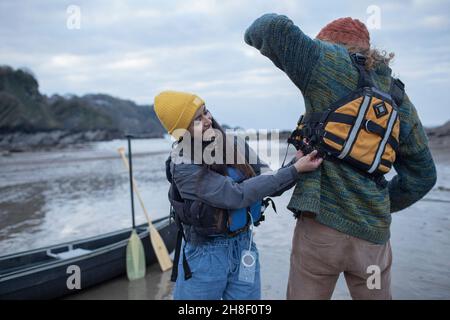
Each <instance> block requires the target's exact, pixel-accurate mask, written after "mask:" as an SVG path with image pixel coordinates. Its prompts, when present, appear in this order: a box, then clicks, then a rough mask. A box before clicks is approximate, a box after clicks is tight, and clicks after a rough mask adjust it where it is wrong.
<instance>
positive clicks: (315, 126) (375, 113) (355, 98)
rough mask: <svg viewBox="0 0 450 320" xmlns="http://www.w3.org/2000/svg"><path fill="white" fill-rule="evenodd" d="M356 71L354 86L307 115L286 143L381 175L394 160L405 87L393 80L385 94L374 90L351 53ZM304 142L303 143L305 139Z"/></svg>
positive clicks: (360, 61) (357, 57)
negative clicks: (356, 78)
mask: <svg viewBox="0 0 450 320" xmlns="http://www.w3.org/2000/svg"><path fill="white" fill-rule="evenodd" d="M351 59H352V62H353V64H354V65H355V66H356V67H357V69H358V71H359V81H358V87H357V89H356V90H355V91H353V92H351V93H350V94H349V95H347V96H345V97H343V98H342V99H339V100H338V101H336V102H335V103H333V104H332V105H331V106H330V107H329V108H328V109H327V110H326V111H325V112H320V113H309V114H308V113H307V114H305V115H304V116H302V117H301V118H300V120H299V122H298V123H297V128H296V129H295V130H294V131H293V132H292V134H291V137H290V138H289V139H288V142H289V143H292V144H294V146H296V148H297V149H303V150H304V152H306V153H309V152H310V151H312V149H317V150H319V152H320V153H321V154H322V155H325V156H327V158H328V159H331V160H342V161H344V162H347V163H349V164H350V165H352V166H353V167H355V168H357V169H359V170H362V171H363V172H365V173H367V174H369V175H375V176H377V175H378V176H380V175H381V176H382V175H384V174H386V173H387V172H389V170H390V169H391V167H392V164H393V163H394V162H395V157H396V151H397V148H398V144H399V133H400V119H399V115H398V107H399V106H400V105H401V104H402V101H403V96H404V85H403V83H402V82H401V81H400V80H399V79H394V78H393V79H392V82H391V89H390V92H389V93H386V92H383V91H381V90H379V89H377V88H376V87H375V86H374V84H373V81H372V80H371V78H370V73H369V72H368V71H366V70H365V68H364V65H365V57H364V56H362V55H361V54H352V55H351ZM305 140H306V141H307V143H305V142H304V141H305Z"/></svg>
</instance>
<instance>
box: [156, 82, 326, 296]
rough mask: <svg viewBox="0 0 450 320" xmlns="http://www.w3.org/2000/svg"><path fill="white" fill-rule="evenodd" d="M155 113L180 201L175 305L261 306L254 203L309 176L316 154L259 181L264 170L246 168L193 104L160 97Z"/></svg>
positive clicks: (200, 105)
mask: <svg viewBox="0 0 450 320" xmlns="http://www.w3.org/2000/svg"><path fill="white" fill-rule="evenodd" d="M154 106H155V112H156V114H157V116H158V118H159V119H160V121H161V123H162V124H163V126H164V127H165V128H166V129H167V131H168V132H169V133H170V134H171V135H173V136H174V137H175V139H177V140H178V143H177V144H176V147H175V148H174V150H176V151H175V152H172V155H171V158H172V159H171V165H170V171H171V172H170V173H171V176H172V182H173V183H172V187H174V186H175V187H176V189H177V193H179V195H180V196H181V198H182V199H183V201H184V203H183V205H181V206H179V207H180V208H179V210H178V211H179V212H180V214H179V215H181V216H182V217H181V222H182V226H183V229H184V233H185V240H186V242H185V247H184V253H185V259H182V261H180V265H179V268H178V270H179V271H178V277H177V280H176V285H175V290H174V299H196V300H198V299H208V300H212V299H226V300H229V299H233V300H234V299H260V298H261V283H260V269H259V258H258V252H257V249H256V246H255V244H254V243H253V241H252V227H253V225H255V224H257V223H258V220H260V219H261V216H260V212H261V200H262V199H263V198H264V197H266V196H269V195H273V194H276V193H280V192H282V191H284V190H287V188H290V187H292V186H293V185H294V184H295V182H296V180H297V178H298V177H299V174H301V173H302V172H307V171H312V170H314V169H316V168H317V167H318V166H319V165H320V163H321V161H322V159H319V158H315V155H316V153H315V152H314V153H312V154H310V155H308V156H305V157H302V154H301V153H298V154H297V156H296V158H295V159H293V161H291V163H290V164H289V165H287V166H286V167H283V168H281V169H280V170H278V171H277V172H272V173H271V174H263V175H258V174H259V173H260V172H261V169H262V167H263V165H261V163H260V161H258V163H255V164H253V165H250V164H249V163H248V160H247V159H246V158H245V154H244V155H242V152H239V150H237V148H234V147H233V146H235V145H234V142H231V140H230V137H227V136H226V135H225V133H224V132H223V129H222V128H221V127H220V125H219V124H218V123H217V122H216V121H215V120H214V119H213V118H212V115H211V113H210V112H209V111H208V110H207V109H206V106H205V103H204V101H203V100H202V99H201V98H200V97H198V96H196V95H194V94H190V93H184V92H175V91H165V92H162V93H160V94H159V95H158V96H157V97H156V98H155V103H154ZM196 145H198V146H200V148H196V147H195V146H196ZM179 146H182V147H181V148H179ZM208 149H209V150H208ZM180 150H181V151H180ZM195 150H197V151H195ZM191 151H194V152H191ZM199 151H200V152H199ZM208 156H209V158H208ZM230 159H231V160H232V161H229V160H230ZM211 160H212V161H211ZM227 160H228V161H227ZM186 204H188V208H187V209H186ZM211 219H212V220H213V221H212V220H211ZM186 262H187V263H186ZM185 264H187V265H188V267H186V265H185ZM175 267H176V266H175ZM187 272H189V275H188V274H186V273H187Z"/></svg>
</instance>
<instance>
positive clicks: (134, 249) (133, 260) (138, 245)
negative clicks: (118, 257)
mask: <svg viewBox="0 0 450 320" xmlns="http://www.w3.org/2000/svg"><path fill="white" fill-rule="evenodd" d="M127 276H128V280H130V281H132V280H137V279H141V278H143V277H145V253H144V246H143V245H142V241H141V239H140V238H139V236H138V235H137V233H136V230H134V229H133V231H132V232H131V236H130V239H129V240H128V245H127Z"/></svg>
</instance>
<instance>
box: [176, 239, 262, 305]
mask: <svg viewBox="0 0 450 320" xmlns="http://www.w3.org/2000/svg"><path fill="white" fill-rule="evenodd" d="M250 232H251V231H248V232H242V233H240V234H238V235H237V236H235V237H233V238H225V237H218V238H214V239H212V240H210V241H208V242H206V243H202V244H201V245H192V244H191V243H189V242H188V243H186V248H185V250H186V251H185V252H186V259H187V261H188V263H189V267H190V268H191V271H192V278H190V279H188V280H184V270H183V264H182V260H183V259H182V256H180V261H179V266H178V278H177V282H176V284H175V290H174V294H173V296H174V299H175V300H220V299H224V300H259V299H261V278H260V266H259V254H258V251H257V249H256V245H255V243H254V242H252V251H253V252H256V256H257V259H256V268H255V281H254V283H247V282H243V281H240V280H239V278H238V276H239V265H240V258H241V252H242V250H248V247H249V243H250Z"/></svg>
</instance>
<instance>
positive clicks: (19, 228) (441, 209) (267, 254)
mask: <svg viewBox="0 0 450 320" xmlns="http://www.w3.org/2000/svg"><path fill="white" fill-rule="evenodd" d="M160 142H161V143H162V144H163V147H161V146H160V145H159V144H158V143H159V142H158V141H141V142H136V148H135V150H136V157H135V158H134V159H135V162H133V167H134V168H135V178H136V181H137V182H138V185H139V189H140V191H141V193H142V196H143V199H144V202H145V204H146V206H147V210H148V211H149V212H150V214H151V215H152V217H153V218H158V217H162V216H164V215H167V213H168V201H167V189H168V183H167V182H166V180H165V176H164V160H165V158H166V157H167V153H166V151H165V150H166V148H167V146H166V143H165V142H164V141H160ZM149 144H150V145H152V147H151V148H147V145H149ZM119 145H121V146H122V145H125V142H120V143H119V142H112V143H100V144H98V145H96V147H95V148H93V149H89V148H88V149H86V150H84V149H82V150H72V151H64V152H61V151H57V152H42V153H25V154H19V155H9V156H4V157H0V165H1V166H0V255H3V254H6V253H9V252H18V251H23V250H28V249H32V248H36V247H42V246H45V245H50V244H57V243H60V242H63V241H70V240H74V239H80V238H85V237H88V236H91V235H98V234H101V233H105V232H109V231H112V230H117V229H120V228H124V227H128V226H129V225H130V220H131V218H130V208H129V206H130V205H129V190H128V187H129V181H128V175H127V171H126V170H125V169H124V168H123V164H122V163H121V160H120V158H119V157H118V155H117V153H116V149H117V147H118V146H119ZM281 154H283V155H284V152H281ZM433 156H434V159H435V161H436V163H437V168H438V182H437V184H436V186H435V188H434V189H433V190H432V191H431V192H430V193H429V194H428V195H427V196H426V197H425V199H423V200H421V201H419V202H418V203H416V204H414V205H413V206H411V207H410V208H408V209H406V210H404V211H402V212H399V213H395V214H394V215H393V222H392V227H391V233H392V238H391V243H392V248H393V255H394V258H393V269H392V289H393V297H394V298H395V299H450V220H449V219H450V152H449V150H448V149H447V148H442V147H441V148H434V149H433ZM291 193H292V190H291V191H289V192H286V193H285V194H284V195H282V196H281V197H278V198H275V202H276V205H277V209H278V214H275V213H274V212H273V211H272V210H271V209H269V211H268V214H267V218H266V220H267V221H265V222H264V223H262V224H261V226H260V227H258V228H256V229H255V233H256V235H255V242H256V244H257V246H258V248H259V251H260V257H261V275H262V296H263V298H264V299H285V293H286V286H287V277H288V272H289V255H290V250H291V237H292V234H293V229H294V226H295V219H294V218H293V217H292V214H291V213H290V212H289V211H288V210H287V209H286V206H287V204H288V202H289V199H290V196H291ZM136 217H137V222H138V223H142V222H144V221H145V218H144V215H143V213H142V212H141V210H140V208H139V207H137V208H136ZM172 287H173V284H172V283H171V282H170V271H168V272H165V273H161V272H160V270H159V266H158V265H152V266H149V267H148V269H147V276H146V277H145V279H142V280H138V281H134V282H129V281H128V280H127V278H126V277H125V276H123V277H119V278H116V279H113V280H111V281H109V282H107V283H104V284H101V285H99V286H96V287H93V288H88V289H85V290H82V291H80V292H79V293H76V294H74V295H71V296H68V297H66V298H67V299H171V298H172V296H171V293H172ZM349 298H350V296H349V294H348V290H347V288H346V285H345V281H344V279H343V278H340V279H339V281H338V283H337V286H336V290H335V293H334V295H333V299H349Z"/></svg>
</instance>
